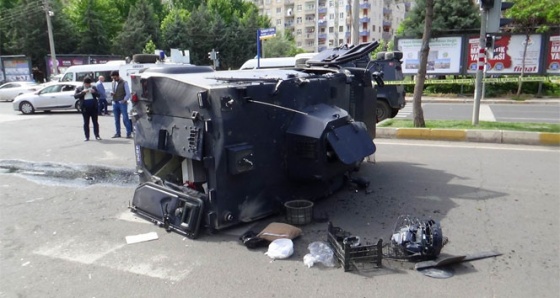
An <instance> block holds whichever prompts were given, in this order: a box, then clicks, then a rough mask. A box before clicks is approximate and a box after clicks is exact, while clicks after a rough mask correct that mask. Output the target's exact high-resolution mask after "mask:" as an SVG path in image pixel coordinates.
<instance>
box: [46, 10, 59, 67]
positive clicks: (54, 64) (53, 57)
mask: <svg viewBox="0 0 560 298" xmlns="http://www.w3.org/2000/svg"><path fill="white" fill-rule="evenodd" d="M43 8H44V9H45V15H46V16H47V30H48V32H49V46H50V50H51V63H52V74H51V75H57V74H58V63H57V60H56V54H55V51H54V38H53V33H52V24H51V17H52V16H53V15H54V12H52V11H51V10H50V8H49V0H43Z"/></svg>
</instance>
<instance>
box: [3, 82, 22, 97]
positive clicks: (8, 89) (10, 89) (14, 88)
mask: <svg viewBox="0 0 560 298" xmlns="http://www.w3.org/2000/svg"><path fill="white" fill-rule="evenodd" d="M18 87H19V84H18V83H7V84H4V85H2V86H0V100H12V99H14V97H16V95H17V92H18V89H19V88H18Z"/></svg>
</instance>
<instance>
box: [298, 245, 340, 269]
mask: <svg viewBox="0 0 560 298" xmlns="http://www.w3.org/2000/svg"><path fill="white" fill-rule="evenodd" d="M307 248H308V249H309V253H308V254H306V255H305V256H304V257H303V264H305V265H306V266H307V268H311V267H312V266H313V265H314V264H315V263H321V264H323V265H325V266H327V267H334V266H335V263H334V251H333V250H332V248H331V247H330V246H329V245H328V244H327V243H325V242H323V241H315V242H312V243H311V244H309V246H308V247H307Z"/></svg>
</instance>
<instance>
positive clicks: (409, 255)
mask: <svg viewBox="0 0 560 298" xmlns="http://www.w3.org/2000/svg"><path fill="white" fill-rule="evenodd" d="M443 245H444V240H443V232H442V230H441V226H440V225H439V223H438V222H436V221H434V220H433V219H429V220H424V221H422V220H420V219H418V218H416V217H413V216H410V215H401V216H399V217H398V219H397V222H396V223H395V229H394V232H393V235H392V236H391V242H390V244H389V252H388V257H392V258H401V259H410V260H427V259H433V258H436V257H437V256H438V255H439V253H440V252H441V249H442V248H443Z"/></svg>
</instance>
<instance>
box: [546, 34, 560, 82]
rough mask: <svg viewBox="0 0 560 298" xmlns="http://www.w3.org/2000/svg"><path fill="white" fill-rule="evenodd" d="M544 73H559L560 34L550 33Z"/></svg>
mask: <svg viewBox="0 0 560 298" xmlns="http://www.w3.org/2000/svg"><path fill="white" fill-rule="evenodd" d="M546 57H547V59H546V73H549V74H559V73H560V35H552V36H550V39H549V45H548V52H547V55H546Z"/></svg>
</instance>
